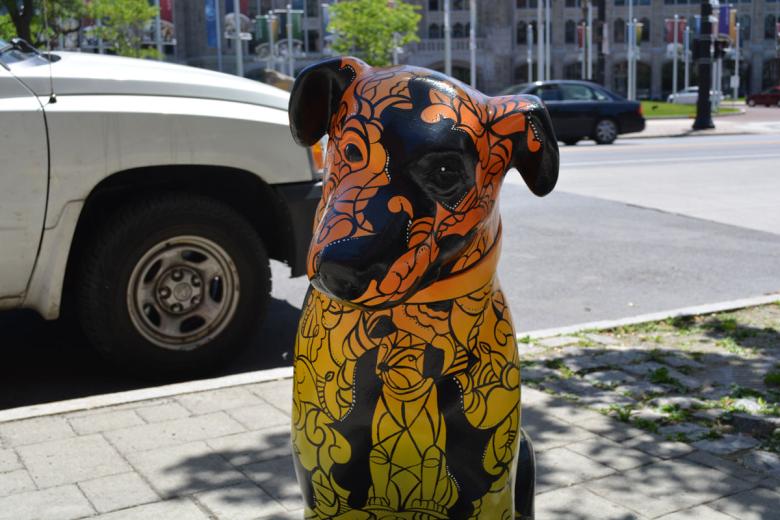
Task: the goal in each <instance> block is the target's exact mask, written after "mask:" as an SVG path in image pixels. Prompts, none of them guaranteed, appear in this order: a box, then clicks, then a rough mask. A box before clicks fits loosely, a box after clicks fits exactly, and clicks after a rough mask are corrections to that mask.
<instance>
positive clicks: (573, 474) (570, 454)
mask: <svg viewBox="0 0 780 520" xmlns="http://www.w3.org/2000/svg"><path fill="white" fill-rule="evenodd" d="M614 471H615V470H614V469H612V468H610V467H609V466H605V465H604V464H599V463H598V462H596V461H595V460H593V459H590V458H588V457H585V456H584V455H580V454H579V453H576V452H574V451H572V450H569V449H567V448H554V449H551V450H547V451H543V452H540V453H538V454H537V455H536V486H537V490H538V492H539V493H544V492H545V491H549V490H551V489H556V488H559V487H568V486H573V485H575V484H579V483H581V482H584V481H586V480H592V479H594V478H598V477H603V476H605V475H609V474H610V473H614Z"/></svg>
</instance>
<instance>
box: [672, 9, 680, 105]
mask: <svg viewBox="0 0 780 520" xmlns="http://www.w3.org/2000/svg"><path fill="white" fill-rule="evenodd" d="M679 23H680V17H679V16H678V15H676V14H675V15H674V23H673V24H672V29H673V31H674V37H673V38H672V42H673V43H672V45H673V47H672V51H673V52H672V94H676V93H677V27H678V24H679Z"/></svg>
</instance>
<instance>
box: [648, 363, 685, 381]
mask: <svg viewBox="0 0 780 520" xmlns="http://www.w3.org/2000/svg"><path fill="white" fill-rule="evenodd" d="M647 378H648V379H649V380H650V382H651V383H655V384H657V385H663V384H667V385H679V384H680V382H679V381H677V380H676V379H675V378H673V377H672V376H670V375H669V369H667V368H666V367H661V368H656V369H655V370H653V371H652V372H650V375H649V376H648V377H647Z"/></svg>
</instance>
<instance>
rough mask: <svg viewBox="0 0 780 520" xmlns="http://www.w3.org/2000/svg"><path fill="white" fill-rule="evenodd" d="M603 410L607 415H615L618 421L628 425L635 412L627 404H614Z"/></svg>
mask: <svg viewBox="0 0 780 520" xmlns="http://www.w3.org/2000/svg"><path fill="white" fill-rule="evenodd" d="M602 410H603V413H605V414H607V415H614V416H615V418H616V419H617V420H618V421H620V422H624V423H627V422H628V421H629V420H630V419H631V412H632V411H633V408H632V407H631V406H630V405H627V404H623V405H620V404H613V405H610V406H609V407H608V408H603V409H602Z"/></svg>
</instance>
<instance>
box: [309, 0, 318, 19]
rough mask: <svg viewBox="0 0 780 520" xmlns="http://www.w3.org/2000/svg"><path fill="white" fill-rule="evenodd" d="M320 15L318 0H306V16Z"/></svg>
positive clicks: (315, 16)
mask: <svg viewBox="0 0 780 520" xmlns="http://www.w3.org/2000/svg"><path fill="white" fill-rule="evenodd" d="M319 15H320V2H319V1H318V0H306V16H308V17H310V18H317V17H318V16H319Z"/></svg>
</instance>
